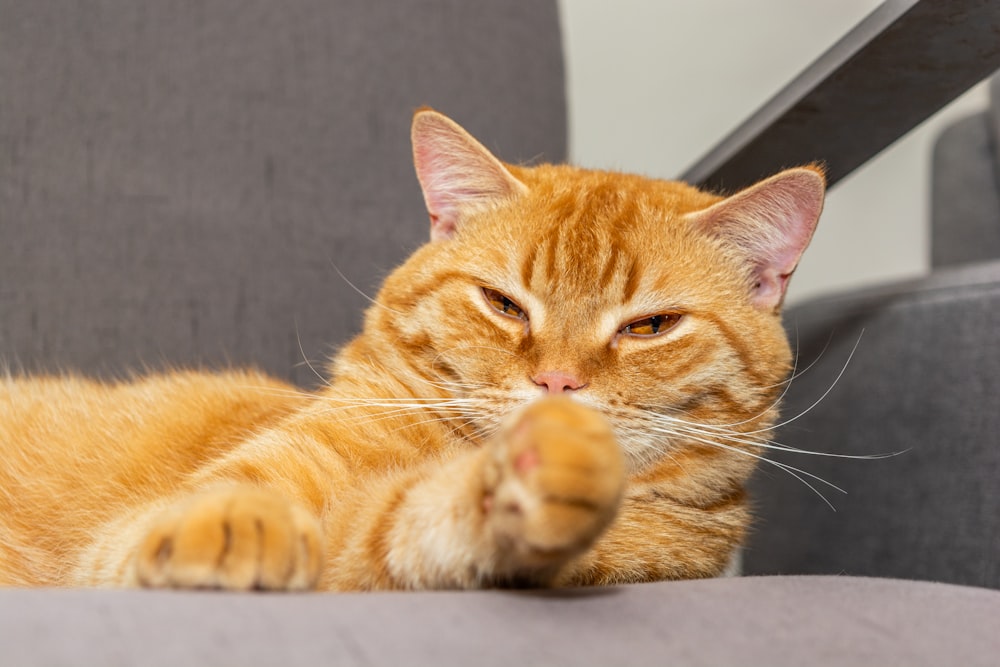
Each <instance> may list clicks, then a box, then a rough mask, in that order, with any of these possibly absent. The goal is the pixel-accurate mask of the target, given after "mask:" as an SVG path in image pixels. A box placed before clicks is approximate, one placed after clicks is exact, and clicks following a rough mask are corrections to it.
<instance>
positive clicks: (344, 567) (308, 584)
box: [0, 111, 823, 590]
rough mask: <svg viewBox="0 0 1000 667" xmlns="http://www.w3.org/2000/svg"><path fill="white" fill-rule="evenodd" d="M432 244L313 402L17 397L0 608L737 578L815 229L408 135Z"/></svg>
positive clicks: (87, 387)
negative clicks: (45, 592) (119, 589)
mask: <svg viewBox="0 0 1000 667" xmlns="http://www.w3.org/2000/svg"><path fill="white" fill-rule="evenodd" d="M414 149H415V159H416V165H417V173H418V176H419V177H420V180H421V184H422V185H423V188H424V194H425V199H426V202H427V206H428V210H429V212H430V214H431V221H432V237H433V239H434V240H433V242H431V243H429V244H427V245H425V246H424V247H423V248H421V249H420V250H418V251H417V252H416V253H415V254H414V255H413V256H412V257H411V258H410V259H409V260H408V261H407V262H406V263H405V264H404V265H403V266H402V267H400V268H399V269H398V270H396V271H395V272H394V273H393V274H392V275H390V277H389V278H388V279H387V280H386V283H385V285H384V286H383V289H382V291H381V292H380V294H379V296H378V298H377V299H376V304H375V305H374V306H373V307H372V308H370V309H369V311H368V314H367V318H366V322H365V329H364V331H363V333H362V334H361V335H360V336H359V337H358V338H357V339H355V340H354V341H353V342H352V343H350V344H348V345H347V346H346V347H345V348H344V349H343V350H342V351H341V353H340V354H339V355H338V357H337V358H336V359H335V361H334V364H333V373H332V380H331V382H330V384H329V385H328V386H326V387H324V388H323V389H321V390H320V391H318V392H316V393H314V394H310V393H305V392H303V391H301V390H298V389H295V388H293V387H291V386H288V385H285V384H283V383H280V382H277V381H275V380H272V379H269V378H266V377H264V376H262V375H259V374H255V373H251V372H246V373H241V372H230V373H222V374H214V375H213V374H204V373H194V372H177V373H170V374H164V375H160V376H154V377H150V378H145V379H140V380H137V381H134V382H130V383H122V384H117V385H107V384H98V383H94V382H90V381H87V380H83V379H78V378H39V379H28V378H10V379H7V380H0V584H6V585H146V586H179V587H221V588H237V589H246V588H265V589H304V588H314V587H318V588H320V589H335V590H350V589H384V588H443V587H474V586H489V585H505V584H556V585H567V584H591V583H613V582H627V581H646V580H652V579H663V578H681V577H705V576H713V575H716V574H719V573H720V572H721V571H722V570H723V568H724V567H725V566H726V564H727V563H728V561H729V560H730V557H731V555H732V553H733V551H734V549H735V548H736V547H737V546H738V545H739V543H740V541H741V539H742V538H743V535H744V533H745V531H746V529H747V525H748V521H749V513H748V509H747V501H746V498H745V494H744V491H743V484H744V482H745V480H746V478H747V477H748V476H749V474H750V472H751V471H752V469H753V464H754V463H755V460H756V459H755V455H756V454H757V453H758V445H759V444H760V443H762V442H766V438H767V436H768V432H769V431H768V430H769V428H770V427H771V425H772V424H773V423H774V420H775V418H776V409H777V402H778V399H779V398H780V395H781V393H782V390H783V387H784V380H785V377H786V375H787V373H788V371H789V368H790V358H791V355H790V352H789V348H788V344H787V342H786V340H785V337H784V333H783V331H782V329H781V326H780V320H779V315H778V311H779V308H780V304H781V300H782V297H783V295H784V289H785V284H786V281H787V277H788V275H789V274H790V273H791V272H792V270H793V269H794V267H795V264H796V262H797V260H798V257H799V255H800V254H801V252H802V250H803V249H804V247H805V245H806V243H807V242H808V240H809V237H810V235H811V233H812V230H813V227H814V225H815V222H816V219H817V217H818V215H819V210H820V207H821V203H822V192H823V182H822V177H821V175H820V174H819V173H818V172H817V171H815V170H812V169H797V170H790V171H788V172H784V173H783V174H781V175H779V176H776V177H774V178H772V179H769V180H768V181H765V182H763V183H761V184H759V185H757V186H755V187H754V188H751V189H750V190H747V191H744V192H743V193H741V194H738V195H736V196H734V197H731V198H729V199H725V200H724V199H722V198H720V197H717V196H713V195H710V194H706V193H701V192H699V191H697V190H695V189H694V188H691V187H689V186H686V185H683V184H678V183H669V182H664V181H655V180H650V179H644V178H640V177H636V176H624V175H620V174H612V173H604V172H592V171H585V170H580V169H575V168H571V167H564V166H550V165H542V166H539V167H534V168H521V167H513V166H506V165H502V164H501V163H500V162H498V161H497V160H496V159H495V158H493V157H492V156H491V155H490V154H489V153H488V152H486V151H485V149H483V148H482V147H481V146H479V144H477V143H476V142H475V141H474V140H473V139H472V138H471V137H469V136H468V135H466V134H465V133H464V131H462V130H461V128H458V126H456V125H454V123H452V122H451V121H449V120H447V119H446V118H444V117H443V116H440V115H439V114H436V113H434V112H430V111H424V112H421V113H418V115H417V116H416V118H415V121H414Z"/></svg>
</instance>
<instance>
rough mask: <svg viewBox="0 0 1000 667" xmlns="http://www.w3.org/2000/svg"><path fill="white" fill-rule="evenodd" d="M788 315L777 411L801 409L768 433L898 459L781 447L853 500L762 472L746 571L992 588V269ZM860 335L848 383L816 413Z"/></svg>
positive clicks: (995, 524)
mask: <svg viewBox="0 0 1000 667" xmlns="http://www.w3.org/2000/svg"><path fill="white" fill-rule="evenodd" d="M786 322H787V325H788V329H789V331H790V335H791V337H792V340H793V341H796V340H797V343H798V344H797V347H798V363H799V369H800V374H799V375H798V377H797V379H796V380H795V381H794V382H793V383H792V385H791V387H790V390H789V392H788V398H787V402H786V404H785V409H784V415H785V417H786V418H794V417H796V415H799V414H800V413H805V414H803V416H802V417H801V418H798V419H794V421H791V422H790V423H788V424H787V425H786V426H785V427H784V428H782V429H780V431H779V433H778V436H777V439H778V441H780V442H781V443H783V444H786V445H790V446H794V447H799V448H803V449H812V450H818V451H824V452H831V453H835V454H849V455H866V454H878V453H886V452H903V453H902V454H900V455H899V456H896V457H893V458H888V459H883V460H875V461H865V460H846V459H835V458H824V457H815V456H806V455H791V454H782V455H780V456H777V457H776V458H778V459H779V460H781V461H784V462H787V463H790V464H793V465H796V466H798V467H801V468H802V469H804V470H806V471H809V472H811V473H815V474H817V475H819V476H821V477H823V478H825V479H827V480H829V481H830V482H833V483H836V484H840V485H842V487H843V488H844V490H845V491H847V495H842V494H840V493H838V492H836V491H831V490H830V489H829V488H826V487H823V486H822V485H818V488H819V489H820V490H822V491H823V493H824V494H825V495H826V496H827V497H828V498H829V499H830V501H831V502H832V503H833V504H834V505H835V506H836V509H837V511H833V510H831V509H830V508H829V507H827V506H826V505H825V504H824V503H823V501H821V500H820V499H819V498H818V497H817V496H816V495H814V494H813V493H812V492H810V490H809V489H808V488H807V487H806V486H805V485H803V484H801V483H799V482H798V481H796V480H794V479H793V478H791V477H790V476H789V475H787V474H784V473H782V472H780V471H778V470H776V469H774V468H773V467H769V466H764V467H763V468H762V469H761V470H760V471H759V474H758V475H757V476H756V478H755V480H754V482H753V491H754V494H755V497H756V502H757V506H758V515H759V517H760V518H759V521H758V524H757V526H756V529H755V531H754V534H753V535H752V537H751V540H750V543H749V546H748V548H747V550H746V553H745V561H744V562H745V568H746V571H747V572H749V573H756V574H770V573H831V574H838V573H847V574H856V575H872V576H887V577H901V578H916V579H929V580H937V581H948V582H953V583H962V584H970V585H978V586H989V587H993V588H1000V558H998V555H1000V493H997V489H998V480H1000V410H998V409H997V406H998V396H1000V262H992V263H986V264H981V265H974V266H969V267H964V268H961V269H951V270H942V271H938V272H937V273H936V274H935V275H934V276H933V277H931V278H928V279H925V280H919V281H913V282H908V283H904V284H900V285H895V286H886V287H881V288H877V289H872V290H867V291H864V292H860V293H858V292H855V293H851V294H846V295H843V296H839V297H831V298H828V299H820V300H817V301H813V302H810V303H808V304H806V305H804V306H802V307H799V308H795V309H792V310H791V311H790V312H789V313H788V314H787V318H786ZM855 343H857V352H856V353H855V355H854V358H853V359H852V360H851V362H850V363H849V364H848V365H847V368H846V370H845V372H844V374H843V377H842V378H841V379H840V381H839V382H838V383H837V384H836V386H834V387H833V388H832V389H831V390H830V392H829V394H828V395H827V396H826V398H824V399H823V400H822V401H821V402H819V404H818V405H816V406H815V408H813V409H811V410H810V409H809V408H810V406H812V405H813V403H814V402H815V401H817V400H818V399H819V398H820V397H821V396H822V395H823V394H824V392H826V390H827V389H829V388H830V386H831V385H832V384H833V383H834V381H835V379H836V377H837V375H838V373H839V372H840V370H841V368H842V367H843V365H844V364H845V363H846V361H847V358H848V357H849V355H850V352H851V349H852V347H853V346H854V345H855ZM813 362H815V365H813ZM807 366H811V367H809V368H808V370H803V369H805V368H806V367H807ZM807 479H808V478H807ZM810 481H811V482H812V481H813V480H810ZM813 483H815V482H813Z"/></svg>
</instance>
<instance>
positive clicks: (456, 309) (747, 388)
mask: <svg viewBox="0 0 1000 667" xmlns="http://www.w3.org/2000/svg"><path fill="white" fill-rule="evenodd" d="M412 135H413V149H414V159H415V164H416V171H417V176H418V178H419V181H420V184H421V186H422V188H423V193H424V199H425V202H426V205H427V209H428V211H429V213H430V219H431V242H429V243H428V244H426V245H425V246H423V247H422V248H421V249H419V250H418V251H417V252H416V253H415V254H414V255H413V256H412V257H411V258H410V259H409V260H408V261H407V262H406V263H405V264H404V265H403V266H402V267H400V268H399V269H397V270H396V271H395V272H394V273H393V274H392V275H391V276H390V277H389V278H388V280H387V281H386V284H385V286H384V288H383V290H382V291H381V293H380V294H379V297H378V303H379V304H380V306H381V307H377V308H373V309H372V310H371V311H370V312H369V315H368V322H367V331H368V332H371V334H373V335H376V336H379V337H381V338H382V339H383V340H385V341H392V344H394V345H397V346H400V349H403V350H405V352H406V355H407V358H408V359H411V360H412V361H413V362H414V365H413V368H414V369H415V370H414V371H412V372H416V373H422V374H423V379H422V380H421V381H425V382H426V383H427V391H428V393H429V392H431V391H432V390H437V389H440V388H445V389H446V391H448V392H450V393H453V394H454V395H456V396H460V397H463V398H471V399H475V400H476V401H477V402H478V403H477V404H478V405H481V410H480V411H478V412H477V414H478V416H477V417H476V418H475V420H474V421H475V422H476V425H477V426H478V427H480V428H481V429H482V430H483V431H488V430H489V429H491V428H492V427H494V426H495V425H496V424H497V423H498V420H499V419H500V418H501V417H502V416H503V415H505V414H507V413H509V412H510V411H512V410H515V409H517V408H518V407H519V406H521V405H523V404H524V403H526V402H528V401H531V400H533V399H535V398H537V397H538V396H541V395H543V394H545V393H552V392H556V393H559V392H569V393H571V394H572V396H573V397H574V398H576V399H578V400H580V401H582V402H584V403H586V404H588V405H591V406H593V407H595V408H597V409H599V410H601V411H602V412H604V413H605V414H606V415H607V417H608V419H609V420H610V422H611V423H612V425H613V426H614V428H615V429H616V431H617V433H618V435H619V438H620V440H621V443H622V446H623V448H624V449H625V450H626V453H627V455H628V460H629V461H630V463H631V467H632V470H633V472H636V471H639V470H641V469H642V468H643V467H644V466H645V465H646V464H648V463H649V462H651V461H656V460H661V459H662V458H663V457H664V454H667V455H669V456H670V457H671V458H673V459H676V460H678V461H680V460H682V459H683V458H684V452H685V451H688V450H693V449H700V448H703V447H712V446H710V445H709V444H708V443H707V442H706V441H707V440H714V441H718V442H717V443H716V444H718V443H720V442H721V444H723V445H724V446H731V447H737V448H744V447H745V445H746V444H748V443H741V442H740V441H739V439H738V438H739V437H738V436H735V435H726V436H719V437H717V436H718V434H720V433H722V432H723V431H725V432H726V433H730V432H731V433H734V434H735V433H742V434H746V435H745V438H746V439H747V440H749V439H752V438H753V437H756V433H760V432H763V430H765V429H766V428H767V427H769V426H770V425H771V423H772V422H773V420H774V418H775V415H776V413H775V404H776V402H777V400H778V398H779V396H780V394H781V392H782V389H783V387H784V380H785V378H786V376H787V374H788V372H789V369H790V361H791V354H790V350H789V346H788V343H787V341H786V337H785V334H784V332H783V329H782V327H781V322H780V315H779V311H780V307H781V304H782V301H783V298H784V295H785V289H786V287H787V282H788V278H789V276H790V275H791V274H792V272H793V271H794V269H795V266H796V264H797V263H798V260H799V256H800V255H801V253H802V251H803V250H804V249H805V247H806V245H807V244H808V242H809V239H810V237H811V236H812V233H813V229H814V228H815V225H816V222H817V219H818V217H819V214H820V210H821V208H822V203H823V195H824V178H823V175H822V172H821V171H820V170H819V169H817V168H815V167H805V168H798V169H791V170H788V171H784V172H782V173H780V174H778V175H776V176H773V177H771V178H769V179H767V180H765V181H762V182H761V183H758V184H757V185H755V186H753V187H751V188H748V189H746V190H744V191H742V192H739V193H736V194H735V195H733V196H730V197H728V198H723V197H720V196H716V195H713V194H708V193H704V192H701V191H699V190H697V189H695V188H693V187H690V186H688V185H685V184H682V183H676V182H668V181H661V180H654V179H649V178H643V177H640V176H634V175H623V174H618V173H610V172H602V171H590V170H584V169H578V168H574V167H570V166H553V165H540V166H536V167H520V166H514V165H507V164H504V163H502V162H500V161H499V160H498V159H497V158H495V157H494V156H493V155H492V154H490V152H489V151H487V150H486V149H485V148H484V147H483V146H482V145H480V144H479V143H478V142H477V141H476V140H475V139H473V138H472V137H471V136H470V135H469V134H468V133H467V132H465V131H464V130H463V129H462V128H461V127H459V126H458V125H457V124H455V123H454V122H453V121H451V120H449V119H448V118H446V117H445V116H442V115H441V114H439V113H437V112H434V111H432V110H428V109H425V110H421V111H419V112H417V114H416V116H415V117H414V120H413V132H412ZM407 372H410V371H407ZM727 438H728V439H727ZM714 449H715V450H721V451H725V447H722V448H719V447H714Z"/></svg>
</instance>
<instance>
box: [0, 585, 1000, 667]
mask: <svg viewBox="0 0 1000 667" xmlns="http://www.w3.org/2000/svg"><path fill="white" fill-rule="evenodd" d="M997 618H1000V592H998V591H988V590H983V589H973V588H964V587H959V586H948V585H942V584H929V583H918V582H901V581H891V580H876V579H853V578H849V577H770V578H746V579H714V580H704V581H682V582H671V583H661V584H646V585H641V586H626V587H620V588H613V589H590V590H571V591H562V592H560V591H554V592H497V591H485V592H483V591H480V592H465V593H455V592H451V593H449V592H439V593H389V594H367V595H365V594H358V595H329V594H326V595H238V594H236V595H233V594H213V593H184V594H177V593H169V592H147V591H23V590H8V591H0V647H2V650H3V662H4V664H9V665H19V666H24V667H31V666H33V665H104V666H106V667H115V666H117V665H146V666H149V667H155V666H157V665H164V666H166V665H170V666H171V667H173V666H174V665H188V666H192V667H194V666H197V665H211V666H213V667H224V666H226V665H239V666H240V667H252V666H254V665H282V666H283V667H295V666H296V665H342V666H345V667H346V666H348V665H359V666H360V665H369V666H370V665H429V666H430V665H433V666H435V667H446V666H448V665H477V666H481V667H488V666H490V665H498V666H500V665H502V666H504V667H507V666H509V665H554V664H560V665H601V666H602V667H603V666H608V665H616V666H617V665H622V666H627V665H668V664H669V665H688V666H692V667H694V666H697V665H705V666H706V667H707V666H712V667H715V666H717V665H767V666H768V667H781V666H782V665H789V666H793V665H794V666H796V667H800V666H801V665H852V666H855V667H863V666H865V665H872V666H878V667H887V666H890V665H908V666H910V667H917V666H920V665H928V666H930V665H933V666H935V667H937V666H940V665H963V667H974V666H976V665H994V664H996V658H997V656H998V655H1000V635H998V634H997V632H996V619H997Z"/></svg>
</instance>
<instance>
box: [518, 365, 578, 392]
mask: <svg viewBox="0 0 1000 667" xmlns="http://www.w3.org/2000/svg"><path fill="white" fill-rule="evenodd" d="M531 381H532V382H534V383H535V384H537V385H538V386H539V387H545V388H546V390H547V391H548V393H550V394H562V393H564V392H567V391H576V390H577V389H582V388H583V387H584V386H586V384H587V383H586V382H581V381H580V380H578V379H577V378H576V377H574V376H573V375H571V374H569V373H563V372H562V371H546V372H544V373H536V374H535V375H533V376H532V377H531Z"/></svg>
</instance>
